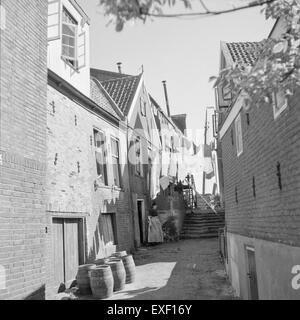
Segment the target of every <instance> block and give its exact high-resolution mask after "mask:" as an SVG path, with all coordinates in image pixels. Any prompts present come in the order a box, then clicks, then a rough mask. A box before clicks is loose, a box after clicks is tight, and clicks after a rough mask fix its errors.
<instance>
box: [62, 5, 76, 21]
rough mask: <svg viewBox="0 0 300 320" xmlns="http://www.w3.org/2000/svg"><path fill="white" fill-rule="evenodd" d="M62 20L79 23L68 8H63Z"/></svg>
mask: <svg viewBox="0 0 300 320" xmlns="http://www.w3.org/2000/svg"><path fill="white" fill-rule="evenodd" d="M62 21H63V22H67V23H70V24H74V25H77V21H76V20H75V19H74V18H73V17H72V15H71V14H70V13H69V11H68V10H67V9H66V8H63V14H62Z"/></svg>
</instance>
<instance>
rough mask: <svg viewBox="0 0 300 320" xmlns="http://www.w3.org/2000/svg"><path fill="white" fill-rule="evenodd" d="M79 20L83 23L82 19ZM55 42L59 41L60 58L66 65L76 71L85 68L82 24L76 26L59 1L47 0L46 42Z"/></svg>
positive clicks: (85, 48) (74, 20)
mask: <svg viewBox="0 0 300 320" xmlns="http://www.w3.org/2000/svg"><path fill="white" fill-rule="evenodd" d="M74 9H75V8H74ZM70 10H71V9H70ZM74 11H75V10H74ZM81 18H82V21H85V20H84V19H85V18H84V17H81ZM56 40H58V41H59V40H61V46H62V48H61V57H62V58H63V60H64V61H65V62H67V64H69V65H70V66H71V67H72V68H74V69H76V70H77V71H78V70H80V69H82V68H84V67H85V66H86V51H87V47H86V31H85V30H84V24H82V23H81V24H80V25H79V24H78V21H77V20H76V19H75V18H74V17H73V16H72V14H71V13H70V12H69V11H68V10H67V9H66V8H65V7H64V6H62V1H61V0H48V41H56Z"/></svg>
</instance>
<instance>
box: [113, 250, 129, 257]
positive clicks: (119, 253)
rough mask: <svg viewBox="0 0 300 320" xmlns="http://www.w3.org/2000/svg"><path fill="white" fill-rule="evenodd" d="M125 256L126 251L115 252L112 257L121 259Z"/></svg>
mask: <svg viewBox="0 0 300 320" xmlns="http://www.w3.org/2000/svg"><path fill="white" fill-rule="evenodd" d="M125 256H127V252H126V251H117V252H115V253H113V254H112V257H117V258H121V257H125Z"/></svg>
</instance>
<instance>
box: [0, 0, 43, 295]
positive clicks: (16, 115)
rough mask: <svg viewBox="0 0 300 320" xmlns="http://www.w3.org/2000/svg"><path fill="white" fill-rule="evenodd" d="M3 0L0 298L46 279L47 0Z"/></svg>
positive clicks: (28, 290) (37, 288)
mask: <svg viewBox="0 0 300 320" xmlns="http://www.w3.org/2000/svg"><path fill="white" fill-rule="evenodd" d="M1 5H2V6H3V7H4V9H5V11H6V28H5V29H4V30H0V36H1V39H0V46H1V51H0V57H1V69H0V72H1V73H0V99H1V101H0V113H1V114H0V121H1V123H0V157H1V158H0V265H1V266H3V267H4V268H5V273H6V289H4V290H1V289H0V300H1V299H39V298H43V297H44V295H45V281H46V278H45V253H44V251H45V250H44V249H45V196H44V191H45V172H46V171H45V163H46V96H47V91H46V88H47V1H44V0H36V1H31V0H18V1H11V0H2V1H1Z"/></svg>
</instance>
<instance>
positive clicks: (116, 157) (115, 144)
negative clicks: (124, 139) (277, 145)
mask: <svg viewBox="0 0 300 320" xmlns="http://www.w3.org/2000/svg"><path fill="white" fill-rule="evenodd" d="M111 153H112V166H113V176H114V185H115V186H117V187H121V174H120V173H121V170H120V169H121V168H120V152H119V141H118V140H117V139H115V138H111Z"/></svg>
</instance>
